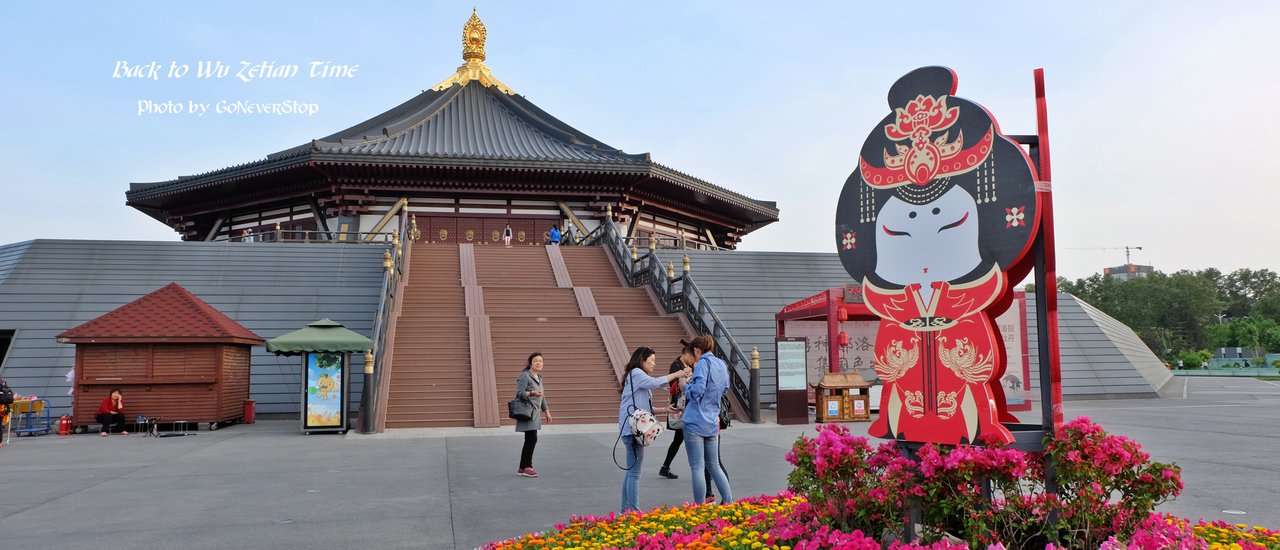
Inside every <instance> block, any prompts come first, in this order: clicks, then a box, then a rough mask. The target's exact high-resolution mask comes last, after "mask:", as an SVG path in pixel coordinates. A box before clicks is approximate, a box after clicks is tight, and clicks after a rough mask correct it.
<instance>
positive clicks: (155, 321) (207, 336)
mask: <svg viewBox="0 0 1280 550" xmlns="http://www.w3.org/2000/svg"><path fill="white" fill-rule="evenodd" d="M58 341H59V342H62V343H68V344H82V343H98V344H107V343H141V342H167V343H214V342H218V343H236V344H248V345H254V346H257V345H262V343H263V341H264V340H263V339H262V337H261V336H258V335H257V334H254V333H253V332H252V331H250V330H249V329H247V328H244V327H243V326H241V325H240V323H237V322H235V321H233V320H232V319H231V318H230V317H227V316H226V315H224V314H223V313H222V312H221V311H218V310H217V309H215V308H214V307H213V306H211V305H209V304H207V303H205V301H204V300H201V299H200V298H198V297H196V295H195V294H192V293H191V292H190V291H189V290H187V289H185V288H183V287H182V285H179V284H178V283H169V284H167V285H165V286H164V287H163V288H161V289H159V290H156V291H155V292H152V293H150V294H147V295H146V296H143V297H141V298H138V299H137V300H134V301H132V302H129V303H127V304H125V305H123V306H120V307H118V308H116V309H113V310H111V311H108V312H107V313H104V314H102V315H101V316H100V317H98V318H96V319H94V320H92V321H89V322H87V323H84V324H82V325H80V326H78V327H75V328H73V329H71V330H68V331H66V332H63V333H62V334H59V335H58Z"/></svg>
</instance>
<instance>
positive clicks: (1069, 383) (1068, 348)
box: [1027, 293, 1173, 398]
mask: <svg viewBox="0 0 1280 550" xmlns="http://www.w3.org/2000/svg"><path fill="white" fill-rule="evenodd" d="M1035 304H1036V299H1035V296H1034V295H1028V297H1027V335H1028V342H1027V348H1028V350H1029V351H1030V357H1031V382H1032V384H1033V385H1034V386H1035V387H1037V388H1038V387H1039V384H1040V376H1039V373H1038V372H1037V370H1036V362H1037V361H1039V359H1038V357H1039V355H1038V350H1039V344H1038V343H1037V342H1036V338H1035V331H1036V326H1037V324H1036V317H1035ZM1058 339H1059V348H1058V349H1059V351H1058V353H1059V356H1060V360H1061V365H1062V395H1063V397H1076V398H1090V397H1126V396H1142V397H1155V396H1156V395H1157V392H1158V391H1159V390H1160V389H1162V388H1163V387H1164V386H1165V384H1167V383H1168V382H1169V380H1171V379H1172V378H1173V374H1172V373H1170V372H1169V370H1168V369H1166V368H1165V367H1164V363H1163V362H1161V361H1160V359H1159V358H1158V357H1156V355H1155V354H1154V353H1152V352H1151V349H1150V348H1148V347H1147V345H1146V344H1145V343H1143V342H1142V339H1141V338H1139V337H1138V335H1137V334H1135V333H1134V332H1133V329H1130V328H1129V327H1128V326H1126V325H1124V324H1123V323H1121V322H1119V321H1117V320H1115V318H1113V317H1111V316H1109V315H1107V314H1106V313H1103V312H1102V311H1100V310H1098V309H1097V308H1095V307H1093V306H1091V305H1089V304H1088V303H1086V302H1084V301H1081V300H1079V299H1078V298H1076V297H1075V296H1072V295H1070V294H1066V293H1058Z"/></svg>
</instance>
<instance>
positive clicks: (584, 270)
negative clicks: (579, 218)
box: [385, 244, 689, 428]
mask: <svg viewBox="0 0 1280 550" xmlns="http://www.w3.org/2000/svg"><path fill="white" fill-rule="evenodd" d="M403 300H404V301H403V307H402V310H401V314H400V317H399V319H398V323H397V325H396V331H395V348H394V350H395V351H394V354H393V355H392V361H393V363H394V365H393V366H392V368H391V369H389V370H390V373H391V383H390V389H389V398H388V400H387V422H386V426H385V427H386V428H403V427H440V426H478V427H494V426H498V425H510V424H512V423H513V422H512V421H511V420H509V419H507V418H506V402H507V401H509V400H511V399H512V398H513V397H514V394H515V382H516V378H517V377H518V376H519V374H520V372H521V371H522V370H523V369H524V366H525V363H526V361H527V358H528V356H529V354H530V353H532V352H534V351H538V352H541V353H542V355H543V360H544V363H545V367H544V369H543V373H542V374H543V379H544V381H545V384H546V396H547V402H548V404H549V406H550V408H551V411H552V413H553V414H554V415H555V419H556V423H571V424H584V423H613V422H616V421H617V410H618V380H619V375H620V372H621V369H622V367H623V366H624V364H625V362H626V360H627V359H628V358H629V356H630V352H631V350H632V349H634V348H636V347H639V346H641V345H645V346H649V347H652V348H654V349H655V350H657V352H658V354H659V358H658V359H659V364H658V368H657V369H656V374H665V373H666V372H667V366H668V365H669V364H670V362H671V361H672V360H673V359H674V358H675V356H676V354H677V353H678V352H679V340H680V339H681V338H687V337H688V336H689V333H688V332H687V331H686V328H685V325H684V324H683V322H682V321H681V320H680V318H679V317H677V316H668V315H665V314H662V313H661V312H660V309H659V307H658V305H657V304H656V303H655V301H654V300H653V299H652V298H651V293H650V291H648V290H647V289H644V288H629V287H626V286H624V285H623V284H622V282H621V280H620V278H619V276H618V271H617V270H616V269H615V268H614V266H613V264H612V263H611V260H610V259H609V257H608V256H607V255H606V251H605V250H604V249H603V248H599V247H568V246H566V247H556V248H547V247H541V246H538V247H513V248H506V247H502V246H472V245H469V244H464V245H417V246H416V247H415V248H414V258H413V262H412V265H411V268H410V273H409V276H408V284H407V288H406V290H405V293H404V298H403ZM655 401H656V400H655ZM664 404H665V401H663V402H658V403H657V405H658V406H662V405H664Z"/></svg>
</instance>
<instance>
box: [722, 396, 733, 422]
mask: <svg viewBox="0 0 1280 550" xmlns="http://www.w3.org/2000/svg"><path fill="white" fill-rule="evenodd" d="M731 424H733V405H731V404H730V403H729V392H724V394H722V395H721V396H720V429H721V430H723V429H725V428H728V427H729V426H730V425H731Z"/></svg>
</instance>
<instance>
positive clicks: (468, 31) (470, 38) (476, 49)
mask: <svg viewBox="0 0 1280 550" xmlns="http://www.w3.org/2000/svg"><path fill="white" fill-rule="evenodd" d="M488 38H489V31H488V29H486V28H485V26H484V21H481V20H480V16H479V15H478V14H476V10H475V9H474V8H472V10H471V18H470V19H467V23H466V24H465V25H463V26H462V60H463V64H462V65H461V66H460V67H458V72H456V73H454V74H453V75H452V76H450V77H449V78H446V79H444V81H443V82H441V83H439V84H436V85H435V87H433V88H431V89H432V90H435V91H437V92H438V91H441V90H447V89H448V88H449V87H450V86H453V85H454V84H458V85H461V86H466V85H467V84H469V83H470V82H471V81H473V80H474V81H477V82H479V83H480V85H481V86H484V87H486V88H488V87H495V88H497V89H498V91H500V92H502V93H504V94H507V95H515V94H516V93H515V91H513V90H512V89H511V88H508V87H507V85H506V84H503V83H502V81H500V80H498V79H497V78H494V76H493V72H492V71H490V70H489V67H486V66H485V64H484V60H485V58H486V55H485V53H484V43H485V40H487V39H488Z"/></svg>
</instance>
